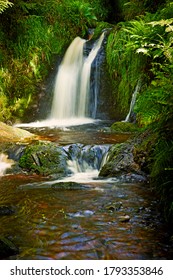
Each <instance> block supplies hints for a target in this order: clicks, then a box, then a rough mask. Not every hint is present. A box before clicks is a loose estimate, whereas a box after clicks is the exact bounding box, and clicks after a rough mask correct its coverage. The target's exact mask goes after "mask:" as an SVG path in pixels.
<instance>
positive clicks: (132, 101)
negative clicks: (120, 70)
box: [124, 80, 141, 122]
mask: <svg viewBox="0 0 173 280" xmlns="http://www.w3.org/2000/svg"><path fill="white" fill-rule="evenodd" d="M140 87H141V81H140V80H139V81H138V83H137V85H136V87H135V90H134V92H133V94H132V99H131V103H130V109H129V112H128V114H127V116H126V118H125V120H124V121H125V122H129V121H130V117H131V114H132V112H133V109H134V106H135V102H136V97H137V94H138V93H139V90H140Z"/></svg>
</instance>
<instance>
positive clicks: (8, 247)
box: [0, 236, 19, 259]
mask: <svg viewBox="0 0 173 280" xmlns="http://www.w3.org/2000/svg"><path fill="white" fill-rule="evenodd" d="M18 253H19V248H17V247H16V246H15V245H14V244H13V242H11V241H10V240H9V239H8V238H5V237H2V236H0V258H1V259H6V258H8V257H10V256H13V255H17V254H18Z"/></svg>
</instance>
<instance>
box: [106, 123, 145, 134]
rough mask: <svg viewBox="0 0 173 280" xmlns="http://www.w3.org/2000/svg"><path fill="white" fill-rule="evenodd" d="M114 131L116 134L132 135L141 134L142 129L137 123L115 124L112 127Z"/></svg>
mask: <svg viewBox="0 0 173 280" xmlns="http://www.w3.org/2000/svg"><path fill="white" fill-rule="evenodd" d="M111 130H112V131H116V132H127V133H132V132H139V131H141V128H140V127H138V125H137V124H135V123H130V122H115V123H113V124H112V126H111Z"/></svg>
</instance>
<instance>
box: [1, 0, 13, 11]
mask: <svg viewBox="0 0 173 280" xmlns="http://www.w3.org/2000/svg"><path fill="white" fill-rule="evenodd" d="M12 5H13V3H11V2H10V1H8V0H0V14H1V13H3V12H4V10H5V9H7V8H9V7H11V6H12Z"/></svg>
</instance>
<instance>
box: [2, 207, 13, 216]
mask: <svg viewBox="0 0 173 280" xmlns="http://www.w3.org/2000/svg"><path fill="white" fill-rule="evenodd" d="M14 213H15V212H14V210H13V208H12V207H9V206H0V216H8V215H12V214H14Z"/></svg>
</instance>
